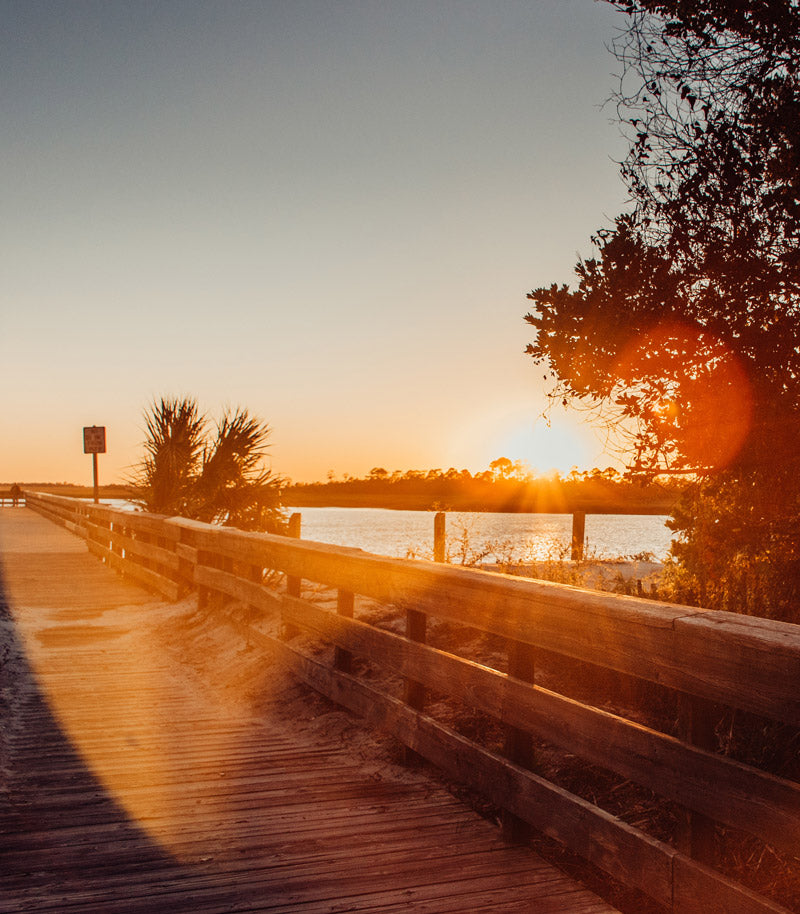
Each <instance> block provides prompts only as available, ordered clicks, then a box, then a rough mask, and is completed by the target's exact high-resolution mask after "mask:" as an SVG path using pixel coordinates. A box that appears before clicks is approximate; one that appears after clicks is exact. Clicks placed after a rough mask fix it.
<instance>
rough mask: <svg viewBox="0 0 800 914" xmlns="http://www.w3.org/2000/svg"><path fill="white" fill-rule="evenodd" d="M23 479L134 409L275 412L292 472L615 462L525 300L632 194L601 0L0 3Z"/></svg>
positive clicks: (7, 225) (16, 454)
mask: <svg viewBox="0 0 800 914" xmlns="http://www.w3.org/2000/svg"><path fill="white" fill-rule="evenodd" d="M0 15H2V28H1V29H0V70H1V78H0V105H1V106H2V107H1V108H0V114H1V116H2V124H3V129H2V131H0V154H1V155H2V163H3V169H2V175H3V177H2V198H3V212H4V213H5V218H4V220H3V222H2V226H1V227H0V232H2V238H0V242H1V250H2V254H0V257H2V264H3V266H2V271H0V302H1V303H2V304H0V307H2V342H0V345H1V346H2V350H0V381H2V391H3V396H2V400H3V409H2V419H1V420H0V421H2V430H3V431H2V443H1V444H0V480H3V481H8V482H11V481H26V482H33V481H52V482H60V481H69V482H77V483H85V484H90V483H91V472H92V471H91V458H90V457H89V456H87V455H84V454H83V452H82V428H83V427H84V426H87V425H104V426H105V427H106V429H107V442H108V452H107V453H106V454H104V455H101V457H100V482H101V483H107V482H108V483H110V482H117V481H122V480H124V479H125V478H126V476H127V475H128V474H129V473H130V471H131V469H132V467H134V466H135V464H136V462H137V461H138V460H139V459H140V458H141V456H142V441H143V438H144V432H143V424H144V423H143V418H142V416H143V412H144V410H145V409H146V408H147V406H148V405H149V404H150V403H151V402H152V401H153V400H154V399H157V398H160V397H162V396H184V395H189V396H193V397H195V398H196V399H197V400H198V402H199V404H200V406H201V408H202V409H203V410H204V411H206V412H207V413H208V415H209V417H210V418H212V419H213V418H214V417H215V416H218V415H220V414H221V413H222V411H223V410H224V409H225V408H233V407H236V406H243V407H246V408H247V409H249V410H250V411H251V412H253V413H255V414H257V415H258V416H260V417H262V418H263V419H264V420H265V421H267V422H268V423H269V425H270V426H271V429H272V433H271V448H270V452H269V453H270V461H271V465H272V469H273V470H274V471H275V472H276V473H278V474H280V475H283V476H286V477H289V478H291V479H292V480H294V481H297V482H300V481H314V480H319V479H325V478H327V477H329V474H331V473H333V474H334V475H336V476H342V475H344V474H351V475H355V476H358V475H365V474H366V473H368V472H369V470H370V469H371V468H373V467H377V466H381V467H384V468H386V469H387V470H389V471H390V472H391V471H393V470H395V469H400V470H406V469H431V468H442V469H447V468H448V467H451V466H454V467H456V468H458V469H461V468H467V469H469V470H471V471H472V472H476V471H479V470H481V469H485V468H486V467H488V464H489V463H490V462H491V461H492V460H494V459H495V458H497V457H501V456H505V457H508V458H510V459H512V460H517V459H520V460H525V461H527V462H528V463H529V464H530V465H531V466H532V467H534V468H536V469H538V470H540V471H543V472H544V471H546V470H548V469H551V468H554V467H555V468H558V469H560V470H562V471H567V470H568V469H569V468H570V467H571V466H573V465H575V466H579V467H581V468H590V467H592V466H594V465H600V466H606V465H608V464H610V463H613V462H614V461H613V456H612V455H610V454H609V453H607V452H604V449H603V445H604V439H603V436H602V434H595V433H594V432H593V431H592V429H591V428H589V427H587V426H585V425H583V424H582V423H581V421H580V416H579V415H576V414H571V413H564V414H562V413H553V414H552V415H551V418H550V424H549V427H548V423H547V421H546V420H545V419H543V418H542V413H543V410H544V408H545V405H546V400H545V391H546V385H545V383H544V381H543V378H542V375H543V370H542V369H541V368H539V367H537V366H536V365H535V364H534V363H533V361H532V360H531V359H530V357H529V356H526V355H525V354H524V349H525V346H526V344H527V343H528V342H529V341H530V339H531V332H530V331H531V329H532V328H530V327H529V325H527V324H526V323H525V322H524V319H523V318H524V315H525V313H526V312H527V310H528V302H527V300H526V297H525V296H526V294H527V292H529V291H530V290H531V289H533V288H537V287H539V286H543V285H550V284H551V283H553V282H556V283H562V282H567V283H570V282H572V281H573V280H574V273H573V269H574V265H575V262H576V260H577V258H578V257H579V256H580V257H586V256H591V253H592V247H591V242H590V237H591V235H592V233H593V232H595V231H596V230H597V229H599V228H602V227H604V226H608V225H609V224H610V223H611V221H612V220H613V218H614V216H615V215H616V214H617V213H619V212H620V211H621V210H622V209H623V208H624V206H625V202H626V192H625V187H624V185H623V184H622V181H621V179H620V177H619V170H618V166H617V164H616V163H617V162H618V161H619V160H620V159H621V158H622V157H623V155H624V152H625V143H624V141H623V139H622V138H621V135H620V132H619V127H618V125H617V124H616V123H615V121H614V111H613V106H612V105H607V104H604V103H605V102H606V100H607V99H608V97H609V95H610V94H611V92H612V91H613V89H614V87H615V85H616V80H615V77H614V73H615V72H616V69H617V62H616V61H615V59H614V58H613V56H612V55H611V53H610V52H609V50H608V45H609V43H610V42H611V41H612V39H613V37H614V35H615V32H616V30H617V29H618V28H620V27H621V26H622V25H623V24H624V19H623V17H622V16H621V15H620V14H619V13H616V12H615V11H614V10H612V9H611V8H610V7H609V6H608V5H607V4H605V3H602V2H600V3H598V2H593V0H526V2H522V0H491V2H489V0H482V2H473V0H426V2H416V0H391V2H389V0H382V2H376V0H358V2H355V0H335V2H334V0H325V2H322V0H315V2H309V0H281V2H279V0H274V2H270V0H262V2H247V0H238V2H223V0H219V2H213V3H209V2H201V0H192V2H187V0H162V2H148V0H136V2H115V0H98V2H84V0H69V2H41V0H23V2H15V0H14V2H9V0H0Z"/></svg>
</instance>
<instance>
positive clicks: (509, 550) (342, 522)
mask: <svg viewBox="0 0 800 914" xmlns="http://www.w3.org/2000/svg"><path fill="white" fill-rule="evenodd" d="M289 511H291V512H294V511H298V512H299V513H300V514H301V515H302V518H303V519H302V536H303V539H308V540H316V541H317V542H320V543H332V544H335V545H339V546H356V547H358V548H360V549H365V550H366V551H368V552H375V553H378V554H379V555H391V556H395V557H400V558H405V557H406V556H407V555H409V554H412V555H414V556H415V557H417V558H430V557H431V556H432V553H433V512H431V511H393V510H387V509H384V508H289ZM665 521H666V517H664V516H661V515H643V514H590V515H588V516H587V518H586V547H587V556H594V557H597V558H617V557H620V556H632V555H637V554H640V553H643V552H649V553H652V554H653V556H654V557H655V560H656V561H662V560H663V559H664V557H665V556H666V554H667V550H668V549H669V544H670V538H671V533H670V531H669V530H668V529H667V528H666V526H665ZM446 524H447V542H448V549H449V550H450V551H451V553H455V555H454V556H453V559H454V560H455V561H459V560H460V555H461V553H462V551H465V552H466V553H467V554H468V556H469V557H470V558H474V557H475V555H476V554H480V553H484V552H485V553H486V557H485V561H487V562H492V561H502V560H514V561H530V560H542V559H559V558H569V543H570V538H571V536H572V515H570V514H486V513H472V512H461V511H451V512H448V513H447V519H446Z"/></svg>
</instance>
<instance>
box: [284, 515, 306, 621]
mask: <svg viewBox="0 0 800 914" xmlns="http://www.w3.org/2000/svg"><path fill="white" fill-rule="evenodd" d="M302 519H303V518H302V515H301V514H299V513H298V512H297V511H295V513H294V514H292V515H290V516H289V523H288V525H287V528H286V535H287V536H291V537H292V538H293V539H298V540H299V539H300V528H301V524H302ZM302 580H303V579H302V578H301V577H298V576H297V575H292V574H287V575H286V595H287V596H289V597H300V595H301V593H302ZM296 634H298V628H297V626H296V625H287V624H286V623H285V622H283V623H282V624H281V637H282V638H285V639H289V638H293V637H294V636H295V635H296Z"/></svg>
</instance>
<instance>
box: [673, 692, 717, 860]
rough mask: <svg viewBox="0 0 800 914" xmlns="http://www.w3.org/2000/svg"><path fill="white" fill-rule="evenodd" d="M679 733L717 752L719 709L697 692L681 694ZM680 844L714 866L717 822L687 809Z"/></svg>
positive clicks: (693, 854) (697, 744)
mask: <svg viewBox="0 0 800 914" xmlns="http://www.w3.org/2000/svg"><path fill="white" fill-rule="evenodd" d="M678 702H679V704H678V714H679V718H678V736H679V738H680V739H683V740H685V741H686V742H687V743H691V744H692V745H694V746H697V747H698V749H705V750H706V751H708V752H714V751H715V750H716V748H717V737H716V724H717V721H718V720H719V716H720V712H719V709H718V708H717V707H716V706H715V705H714V704H713V703H712V702H710V701H708V700H706V699H704V698H700V697H699V696H697V695H688V694H685V693H679V695H678ZM678 847H679V849H680V850H682V851H683V852H684V853H686V854H688V855H689V856H691V857H693V858H694V859H695V860H699V861H700V862H701V863H705V864H706V865H708V866H713V865H714V863H715V862H716V826H715V824H714V820H713V819H709V818H708V816H704V815H703V814H702V813H699V812H694V810H686V813H685V815H684V816H683V819H682V821H681V822H680V825H679V835H678Z"/></svg>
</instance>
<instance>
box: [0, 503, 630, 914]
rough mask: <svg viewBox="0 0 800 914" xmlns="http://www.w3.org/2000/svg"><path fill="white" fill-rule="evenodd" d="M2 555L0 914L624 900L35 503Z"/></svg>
mask: <svg viewBox="0 0 800 914" xmlns="http://www.w3.org/2000/svg"><path fill="white" fill-rule="evenodd" d="M0 557H1V558H2V577H3V596H2V600H0V633H1V634H2V636H3V641H2V642H1V643H0V649H2V651H3V654H2V656H3V657H4V658H5V659H4V663H3V666H2V668H0V670H1V672H0V676H2V681H0V689H2V691H0V724H2V729H0V765H2V768H1V769H0V770H2V773H3V783H2V785H0V786H1V788H2V789H1V790H0V825H1V826H2V827H1V828H0V910H2V911H4V912H9V914H12V912H23V911H25V912H27V911H41V912H56V911H58V912H65V914H77V912H81V914H84V912H95V911H96V912H98V914H100V912H102V914H111V912H125V914H137V912H142V914H145V912H147V914H150V912H161V911H170V912H176V911H177V912H180V911H186V912H189V911H191V912H193V914H211V912H223V911H225V912H242V914H244V912H274V914H280V912H292V914H333V912H344V911H352V912H363V914H368V912H372V914H378V912H383V914H390V912H391V914H399V912H401V911H402V912H418V914H458V912H472V911H475V912H479V911H480V912H486V914H489V912H500V911H503V912H508V914H513V912H518V911H519V912H521V911H525V912H540V914H545V912H552V914H559V912H570V914H613V908H611V907H609V906H608V905H607V904H605V903H604V902H602V901H600V900H599V899H597V898H596V897H595V896H594V895H592V894H591V893H590V892H588V891H587V890H586V889H584V888H582V887H580V886H578V885H577V884H576V883H574V882H573V881H572V880H570V879H569V878H567V877H566V876H564V875H563V874H562V873H560V872H559V871H557V870H556V869H555V868H553V867H552V866H550V865H549V864H547V863H545V862H544V861H543V860H542V859H541V858H539V857H538V856H536V855H535V854H533V853H532V852H531V851H530V850H528V849H525V848H520V847H509V846H508V845H505V844H504V843H503V842H502V840H501V838H500V834H499V830H498V829H497V828H495V827H493V826H492V825H491V824H490V823H488V822H486V821H484V820H482V819H480V818H479V817H478V816H477V815H476V814H475V813H474V812H473V811H472V810H470V809H469V808H467V807H466V806H465V805H463V804H462V803H461V802H460V801H459V800H457V799H456V798H454V797H453V796H451V795H450V794H449V793H448V792H447V791H445V790H444V788H442V787H441V786H440V785H438V784H435V783H433V782H432V781H430V780H429V779H427V778H426V777H425V776H424V774H423V773H421V772H419V771H408V770H405V769H401V768H398V767H396V766H394V765H392V764H390V763H389V762H388V761H387V760H386V759H382V758H380V756H376V755H375V752H374V751H371V750H370V747H369V745H368V744H367V742H365V741H364V740H365V739H366V737H364V735H363V734H361V735H360V736H359V735H358V733H357V731H356V728H354V725H353V724H352V723H343V717H342V715H341V712H338V711H331V709H330V707H329V706H324V707H323V706H321V705H320V706H319V707H315V706H314V702H313V701H311V702H309V701H308V699H306V698H304V697H301V696H302V693H301V691H300V690H299V689H298V687H297V686H296V684H293V683H291V682H289V681H287V680H286V679H285V678H283V677H284V674H281V673H278V672H277V671H276V670H275V669H272V670H271V669H270V668H269V666H268V664H267V663H266V661H264V660H263V659H260V658H259V657H258V655H257V654H256V652H255V651H253V650H249V651H248V650H247V649H246V645H245V644H244V643H243V642H242V641H241V639H240V638H239V637H238V636H237V635H235V634H234V633H233V631H231V630H226V631H225V632H223V633H220V631H218V630H217V631H213V629H214V623H213V621H212V620H210V619H209V618H207V617H204V616H202V615H201V614H200V613H199V611H198V609H197V607H196V604H195V603H194V602H193V601H192V600H187V601H184V602H183V603H179V604H174V605H170V604H164V603H159V602H157V601H156V600H155V599H154V598H152V597H150V596H149V595H148V594H146V593H145V592H144V591H142V590H140V589H139V588H138V587H135V586H132V585H130V584H128V583H127V582H125V581H124V580H121V579H120V578H119V577H118V576H116V575H115V574H114V573H113V572H111V571H109V570H108V569H107V568H105V567H104V566H103V565H102V564H101V563H100V562H99V561H98V560H97V559H96V558H94V557H92V556H90V555H89V554H88V553H87V551H86V549H85V547H84V546H83V544H82V543H81V542H80V541H79V540H78V539H76V538H75V537H73V536H72V535H71V534H69V533H67V532H65V531H62V530H60V529H59V528H57V527H55V526H54V525H52V524H50V523H48V522H47V521H45V520H43V519H41V518H40V517H38V516H37V515H35V514H33V513H32V512H29V511H27V510H24V509H17V510H12V509H8V510H5V511H0ZM198 632H201V633H204V635H203V637H204V638H205V639H206V640H205V641H203V640H202V639H200V640H198V634H197V633H198ZM214 638H216V639H217V640H216V641H214ZM220 638H227V639H229V640H228V641H224V640H222V641H220V640H219V639H220ZM208 639H211V640H208ZM337 721H338V723H339V726H338V729H337V727H336V726H332V724H336V723H337Z"/></svg>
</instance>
